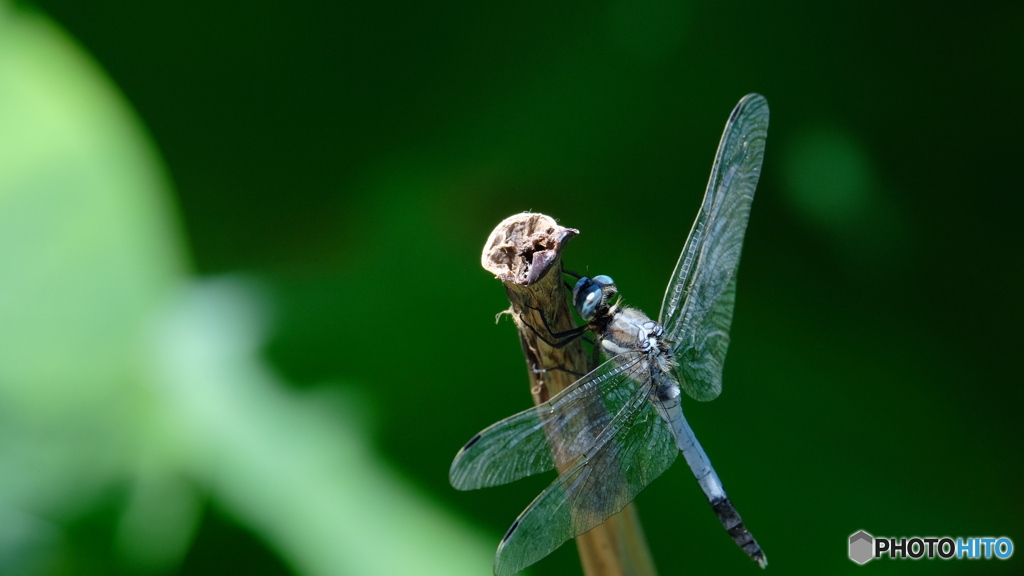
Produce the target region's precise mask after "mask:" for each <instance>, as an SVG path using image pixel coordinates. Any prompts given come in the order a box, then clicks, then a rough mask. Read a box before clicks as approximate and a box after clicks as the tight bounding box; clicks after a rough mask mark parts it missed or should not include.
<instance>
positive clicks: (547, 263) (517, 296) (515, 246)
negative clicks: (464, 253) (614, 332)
mask: <svg viewBox="0 0 1024 576" xmlns="http://www.w3.org/2000/svg"><path fill="white" fill-rule="evenodd" d="M577 234H579V231H578V230H574V229H572V228H564V227H562V226H559V225H558V224H557V223H556V222H555V220H554V219H553V218H551V217H549V216H545V215H543V214H532V213H524V214H516V215H515V216H511V217H509V218H506V219H505V220H504V221H502V222H501V224H499V225H498V226H497V228H495V229H494V231H493V232H491V236H490V238H488V240H487V244H486V245H485V246H484V252H483V257H482V261H481V263H482V264H483V267H484V269H485V270H487V271H488V272H490V273H492V274H494V275H495V276H496V277H497V278H498V279H499V280H501V281H502V283H503V284H504V286H505V292H506V293H507V294H508V299H509V302H511V304H512V307H511V309H510V313H511V315H512V318H513V319H514V320H515V322H516V326H517V328H518V329H519V342H520V344H522V348H523V354H524V355H525V357H526V368H527V375H528V376H529V379H530V392H531V394H532V395H533V401H534V403H535V404H541V403H543V402H546V401H547V400H548V399H550V398H551V397H552V396H554V395H555V394H558V393H559V392H560V391H562V390H564V389H565V388H566V387H568V386H569V385H571V384H572V383H573V382H575V381H576V379H577V377H576V376H574V375H573V374H572V373H573V372H574V373H577V374H584V373H586V372H588V371H589V370H590V369H591V368H593V367H592V366H589V365H588V364H589V362H590V354H588V353H587V351H586V350H585V348H584V347H583V344H582V341H581V340H580V339H576V340H575V341H573V342H570V343H569V344H567V345H566V346H564V347H562V348H555V347H553V346H550V345H549V344H548V343H546V342H545V341H544V340H542V339H541V338H540V337H539V336H538V335H537V332H536V331H534V330H533V329H531V328H530V326H532V327H534V328H536V329H537V330H539V331H541V332H547V330H546V329H545V328H544V326H545V319H546V321H547V326H548V327H550V329H551V330H552V331H554V332H563V331H566V330H570V329H572V328H574V327H575V325H574V322H573V318H572V314H571V313H570V311H569V306H568V304H567V303H566V297H565V286H564V285H563V281H562V258H561V254H562V250H563V249H564V248H565V245H566V243H567V242H568V241H569V240H571V239H572V238H573V237H575V236H576V235H577ZM542 315H543V317H542ZM556 367H560V368H564V370H547V371H545V369H550V368H556ZM549 437H552V438H554V431H549ZM552 446H553V447H554V448H555V451H556V461H564V459H560V458H558V457H557V446H558V442H557V438H554V440H553V441H552ZM576 545H577V547H578V548H579V552H580V561H581V563H582V565H583V573H584V574H585V575H586V576H626V575H629V576H654V575H655V574H656V573H657V572H656V570H655V568H654V562H653V560H652V559H651V555H650V551H649V550H648V548H647V542H646V540H645V539H644V535H643V529H642V527H641V526H640V521H639V518H638V516H637V513H636V508H635V506H634V505H633V504H630V505H628V506H626V508H624V509H623V510H622V511H621V512H619V513H618V514H616V515H614V516H612V517H611V518H609V519H608V520H606V521H605V522H604V524H601V525H600V526H598V527H596V528H594V529H593V530H591V531H589V532H586V533H584V534H581V535H579V536H577V537H576Z"/></svg>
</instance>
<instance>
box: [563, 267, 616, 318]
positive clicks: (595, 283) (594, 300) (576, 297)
mask: <svg viewBox="0 0 1024 576" xmlns="http://www.w3.org/2000/svg"><path fill="white" fill-rule="evenodd" d="M613 294H615V281H614V280H612V279H611V278H610V277H608V276H605V275H603V274H602V275H601V276H594V277H593V278H587V277H586V276H584V277H583V278H580V281H579V282H577V283H576V286H575V287H573V289H572V302H573V305H574V306H576V312H577V313H578V314H579V315H580V318H583V320H585V321H586V322H590V321H592V320H593V319H594V317H595V316H597V312H598V310H600V309H601V308H602V307H603V308H607V307H608V304H607V303H606V300H607V299H608V298H609V297H611V296H612V295H613Z"/></svg>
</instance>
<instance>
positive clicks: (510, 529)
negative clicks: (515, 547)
mask: <svg viewBox="0 0 1024 576" xmlns="http://www.w3.org/2000/svg"><path fill="white" fill-rule="evenodd" d="M516 528H519V520H516V521H515V522H513V523H512V525H511V526H509V527H508V531H507V532H505V535H504V536H502V537H501V544H500V545H504V544H505V542H508V539H509V538H511V537H512V533H513V532H515V531H516Z"/></svg>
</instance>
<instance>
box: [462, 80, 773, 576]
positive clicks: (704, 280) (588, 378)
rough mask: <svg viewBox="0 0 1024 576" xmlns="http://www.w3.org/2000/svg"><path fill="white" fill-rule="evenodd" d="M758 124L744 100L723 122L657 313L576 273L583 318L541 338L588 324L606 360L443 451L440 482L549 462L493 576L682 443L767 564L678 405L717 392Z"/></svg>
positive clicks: (670, 458) (763, 125)
mask: <svg viewBox="0 0 1024 576" xmlns="http://www.w3.org/2000/svg"><path fill="white" fill-rule="evenodd" d="M767 130H768V102H767V101H766V100H765V98H764V97H763V96H761V95H759V94H748V95H747V96H744V97H743V98H742V99H741V100H740V102H739V103H738V104H737V105H736V107H735V108H734V109H733V111H732V114H731V115H730V116H729V120H728V121H727V122H726V125H725V131H724V132H723V134H722V138H721V141H720V142H719V145H718V151H717V153H716V155H715V160H714V164H713V165H712V168H711V178H710V180H709V181H708V187H707V190H706V192H705V194H704V200H703V202H702V204H701V207H700V211H699V212H698V213H697V218H696V220H695V221H694V223H693V226H692V228H691V229H690V234H689V236H688V237H687V239H686V243H685V244H684V245H683V251H682V254H680V256H679V260H678V262H677V264H676V267H675V270H674V271H673V272H672V277H671V280H670V281H669V283H668V287H667V288H666V290H665V297H664V299H663V301H662V304H661V312H660V314H659V316H658V321H657V322H655V321H653V320H651V319H650V318H648V317H647V316H646V315H645V314H644V313H643V312H641V311H640V310H637V309H635V308H629V307H626V306H623V305H620V303H619V300H618V298H617V294H618V291H617V288H616V286H615V283H614V281H613V280H612V279H611V278H610V277H608V276H604V275H600V276H594V277H593V278H588V277H582V278H580V279H579V281H578V282H577V283H576V285H575V286H574V287H573V289H572V300H573V304H574V307H575V308H576V312H577V314H578V315H579V316H580V318H581V319H582V320H583V321H584V322H585V324H584V325H582V326H580V327H578V328H577V329H574V330H570V331H569V333H563V334H555V333H551V332H550V330H549V334H550V335H551V336H552V337H553V338H554V340H555V342H554V344H555V345H563V344H564V343H565V342H566V341H568V340H570V339H572V338H576V337H579V336H580V335H582V334H583V332H585V331H590V333H591V334H592V335H593V336H594V346H595V348H596V349H599V350H600V351H601V352H602V354H603V356H604V357H605V358H606V359H605V361H604V362H603V363H602V364H600V365H599V366H598V367H597V368H596V369H594V370H593V371H591V372H589V373H588V374H586V375H584V376H582V377H581V378H579V379H578V380H577V381H576V382H574V383H573V384H572V385H570V386H569V387H568V388H566V389H565V390H563V391H562V392H560V393H558V394H557V395H555V396H553V397H552V398H551V399H550V400H549V401H547V402H545V403H543V404H540V405H538V406H535V407H533V408H530V409H527V410H524V411H522V412H520V413H518V414H515V415H513V416H510V417H508V418H505V419H504V420H501V421H499V422H497V423H495V424H493V425H491V426H490V427H488V428H486V429H484V430H483V431H482V432H480V433H479V434H477V435H476V436H474V437H473V438H472V439H471V440H470V441H469V442H467V443H466V445H465V446H464V447H463V448H462V449H461V450H460V451H459V453H458V454H457V455H456V456H455V460H454V461H453V462H452V465H451V469H450V472H449V480H450V482H451V484H452V486H454V487H455V488H457V489H459V490H472V489H477V488H484V487H489V486H497V485H502V484H506V483H509V482H512V481H515V480H518V479H520V478H523V477H526V476H530V475H533V474H537V473H541V472H546V471H549V470H553V469H558V470H559V471H560V474H559V476H558V478H557V479H556V480H555V481H554V482H552V483H551V484H550V485H549V486H548V487H547V488H546V489H545V490H544V491H543V492H541V493H540V495H539V496H537V497H536V498H535V499H534V500H533V502H532V503H531V504H530V505H529V506H528V507H527V508H526V510H524V511H523V512H522V514H520V515H519V517H518V518H517V519H516V520H515V522H514V523H513V524H512V526H511V527H510V528H509V529H508V532H507V533H506V534H505V536H504V537H503V538H502V540H501V544H500V545H499V547H498V550H497V553H496V554H495V560H494V574H495V575H496V576H506V575H511V574H515V573H517V572H519V571H521V570H522V569H524V568H525V567H527V566H529V565H531V564H533V563H535V562H537V561H539V560H540V559H542V558H544V557H545V556H547V555H548V554H550V553H551V552H553V551H554V550H555V549H557V548H558V547H559V546H561V545H562V544H563V543H564V542H566V541H568V540H569V539H571V538H574V537H576V536H578V535H580V534H582V533H584V532H587V531H589V530H591V529H593V528H594V527H596V526H598V525H599V524H601V523H602V522H604V521H605V520H606V519H607V518H608V517H610V516H611V515H613V514H615V513H617V512H619V511H620V510H622V509H623V508H624V507H625V506H626V505H627V504H629V503H630V502H631V501H632V500H633V499H634V498H635V497H636V496H637V494H639V492H640V491H641V490H643V489H644V488H645V487H646V486H647V485H648V484H650V483H651V482H652V481H653V480H654V479H655V478H657V477H658V476H659V475H661V474H662V473H663V472H664V471H665V470H667V469H668V468H669V466H671V465H672V463H673V462H674V461H675V459H676V457H677V456H678V455H679V453H680V452H681V453H682V454H683V458H684V459H685V460H686V463H687V465H689V467H690V470H691V471H692V472H693V475H694V476H695V477H696V479H697V483H698V484H699V485H700V488H701V489H702V490H703V492H704V495H705V496H706V497H707V499H708V502H709V503H710V504H711V508H712V510H713V511H714V513H715V514H716V515H717V517H718V519H719V520H720V521H721V523H722V525H723V526H724V527H725V529H726V531H727V532H728V533H729V535H730V536H732V538H733V540H735V542H736V544H737V545H738V546H739V547H740V548H741V549H742V550H743V551H744V552H746V554H747V555H748V556H749V557H750V558H751V559H753V560H754V561H756V562H757V563H758V564H759V565H760V566H761V567H762V568H763V567H765V566H767V564H768V562H767V559H766V558H765V555H764V552H763V551H762V550H761V547H760V546H759V545H758V543H757V541H756V540H755V539H754V537H753V536H752V535H751V534H750V532H749V531H748V530H747V528H746V526H745V525H744V524H743V521H742V519H741V518H740V516H739V514H738V513H737V512H736V509H735V507H734V506H733V504H732V503H731V502H730V500H729V497H728V496H727V495H726V493H725V489H724V488H723V487H722V482H721V480H720V479H719V478H718V474H717V473H716V472H715V470H714V468H712V467H711V462H710V460H709V459H708V457H707V454H705V452H704V449H703V448H701V445H700V443H699V442H698V441H697V438H696V436H695V435H694V433H693V430H692V429H691V428H690V425H689V424H688V423H687V421H686V418H685V417H684V416H683V410H682V402H681V401H682V392H685V393H686V394H687V395H688V396H690V397H691V398H693V399H695V400H698V401H708V400H713V399H715V398H716V397H717V396H718V395H719V394H720V393H721V391H722V366H723V363H724V361H725V355H726V351H727V349H728V346H729V329H730V326H731V325H732V316H733V308H734V303H735V297H736V271H737V268H738V266H739V260H740V251H741V249H742V247H743V236H744V233H745V232H746V228H747V221H748V219H749V215H750V207H751V203H752V201H753V198H754V190H755V188H756V187H757V181H758V178H759V177H760V173H761V164H762V160H763V158H764V147H765V140H766V138H767ZM537 330H539V329H535V331H537ZM538 333H539V332H538Z"/></svg>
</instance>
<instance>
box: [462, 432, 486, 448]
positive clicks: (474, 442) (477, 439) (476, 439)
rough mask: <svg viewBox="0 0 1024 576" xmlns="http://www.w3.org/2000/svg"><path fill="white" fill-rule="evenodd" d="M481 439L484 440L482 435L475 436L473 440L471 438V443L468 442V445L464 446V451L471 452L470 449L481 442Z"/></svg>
mask: <svg viewBox="0 0 1024 576" xmlns="http://www.w3.org/2000/svg"><path fill="white" fill-rule="evenodd" d="M481 438H483V436H481V435H480V434H477V435H476V436H473V437H472V438H470V440H469V442H466V445H465V446H463V447H462V449H463V450H469V449H470V447H472V446H473V444H476V443H477V442H479V441H480V439H481Z"/></svg>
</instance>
